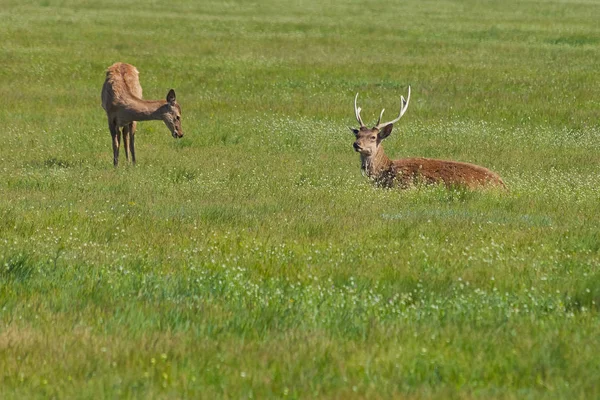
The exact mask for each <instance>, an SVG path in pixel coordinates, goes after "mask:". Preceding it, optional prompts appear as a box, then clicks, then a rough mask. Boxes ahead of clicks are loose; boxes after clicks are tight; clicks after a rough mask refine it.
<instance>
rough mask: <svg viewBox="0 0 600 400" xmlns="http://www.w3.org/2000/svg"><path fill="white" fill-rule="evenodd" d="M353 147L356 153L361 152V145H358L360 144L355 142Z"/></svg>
mask: <svg viewBox="0 0 600 400" xmlns="http://www.w3.org/2000/svg"><path fill="white" fill-rule="evenodd" d="M352 147H354V150H356V151H359V150H360V145H359V144H358V142H354V144H353V145H352Z"/></svg>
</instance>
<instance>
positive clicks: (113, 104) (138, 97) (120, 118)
mask: <svg viewBox="0 0 600 400" xmlns="http://www.w3.org/2000/svg"><path fill="white" fill-rule="evenodd" d="M102 108H104V111H106V116H107V117H108V129H110V134H111V136H112V147H113V163H114V166H115V167H116V166H117V165H118V164H119V146H120V144H121V131H120V128H123V142H124V144H125V157H126V158H127V159H128V160H129V154H128V151H131V161H132V163H133V164H135V129H136V121H149V120H162V121H163V122H164V123H165V125H167V128H169V130H170V131H171V135H173V137H174V138H180V137H182V136H183V131H182V130H181V107H180V106H179V103H177V99H176V98H175V91H174V90H173V89H171V90H169V93H167V100H166V101H165V100H142V87H141V86H140V79H139V72H138V70H137V69H136V68H135V67H134V66H133V65H130V64H125V63H121V62H118V63H115V64H113V65H111V66H110V67H108V69H107V70H106V80H105V81H104V86H103V87H102Z"/></svg>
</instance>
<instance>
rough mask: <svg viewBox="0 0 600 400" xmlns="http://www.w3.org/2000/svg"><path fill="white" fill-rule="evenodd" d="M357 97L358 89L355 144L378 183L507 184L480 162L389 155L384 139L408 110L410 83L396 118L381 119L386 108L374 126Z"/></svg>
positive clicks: (367, 172)
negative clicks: (368, 124)
mask: <svg viewBox="0 0 600 400" xmlns="http://www.w3.org/2000/svg"><path fill="white" fill-rule="evenodd" d="M357 100H358V93H357V94H356V97H355V98H354V115H355V116H356V120H357V121H358V123H359V124H360V128H359V129H354V128H350V130H351V131H352V132H353V133H354V135H355V136H356V141H355V142H354V145H353V146H354V150H355V151H357V152H358V153H360V160H361V169H362V171H363V173H364V174H365V175H367V176H368V177H369V178H371V179H372V180H373V181H374V182H375V183H376V184H377V185H379V186H383V187H392V186H399V187H401V188H408V187H410V186H411V185H413V184H415V183H419V182H423V183H429V184H431V183H433V184H436V183H443V184H444V185H446V186H448V187H451V186H463V187H468V188H472V189H473V188H477V187H481V186H484V185H488V184H489V185H498V186H501V187H505V186H504V182H502V179H501V178H500V176H498V174H496V173H494V172H492V171H490V170H489V169H487V168H484V167H480V166H479V165H474V164H469V163H464V162H457V161H446V160H435V159H431V158H421V157H413V158H403V159H400V160H394V161H392V160H390V159H389V158H388V156H386V155H385V152H384V151H383V146H382V145H381V142H382V141H383V139H385V138H387V137H388V136H389V135H390V134H391V133H392V128H393V126H394V124H395V123H396V122H398V121H399V120H400V118H402V116H403V115H404V113H405V112H406V109H407V108H408V102H409V101H410V86H409V87H408V96H407V97H406V100H405V99H404V96H401V97H400V100H401V105H400V113H399V115H398V117H397V118H396V119H394V120H393V121H390V122H384V123H381V117H383V112H384V111H385V109H383V110H381V114H379V119H378V120H377V124H376V125H375V126H374V127H373V128H371V129H369V128H367V127H366V126H365V124H364V122H363V120H362V118H361V116H360V111H361V108H360V107H357V105H356V102H357Z"/></svg>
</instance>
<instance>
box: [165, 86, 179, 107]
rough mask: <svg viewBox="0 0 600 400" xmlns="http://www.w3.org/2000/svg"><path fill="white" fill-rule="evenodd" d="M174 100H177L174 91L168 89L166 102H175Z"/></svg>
mask: <svg viewBox="0 0 600 400" xmlns="http://www.w3.org/2000/svg"><path fill="white" fill-rule="evenodd" d="M175 100H177V99H176V98H175V91H174V90H173V89H171V90H169V93H167V102H169V103H170V104H173V103H175Z"/></svg>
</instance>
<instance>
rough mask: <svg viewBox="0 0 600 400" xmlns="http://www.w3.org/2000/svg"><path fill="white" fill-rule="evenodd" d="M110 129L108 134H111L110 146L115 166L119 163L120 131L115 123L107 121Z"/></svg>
mask: <svg viewBox="0 0 600 400" xmlns="http://www.w3.org/2000/svg"><path fill="white" fill-rule="evenodd" d="M108 128H109V129H110V135H111V136H112V148H113V165H114V166H115V167H116V166H117V165H119V144H120V143H121V132H120V131H119V128H118V127H117V124H116V123H110V122H109V123H108Z"/></svg>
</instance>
